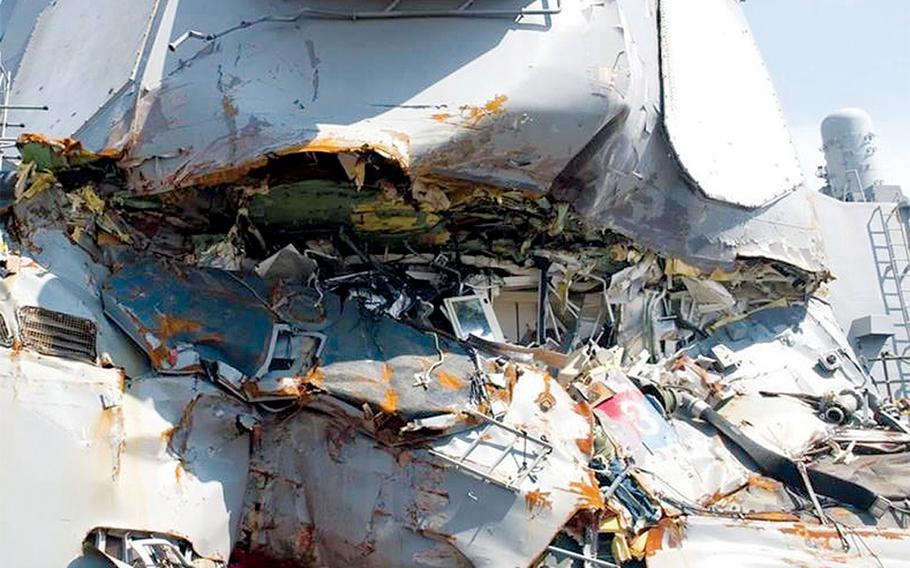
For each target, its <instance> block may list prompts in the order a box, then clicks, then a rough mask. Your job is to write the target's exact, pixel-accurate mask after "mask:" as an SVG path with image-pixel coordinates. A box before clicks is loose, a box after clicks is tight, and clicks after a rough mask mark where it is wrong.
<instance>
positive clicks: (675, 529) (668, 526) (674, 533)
mask: <svg viewBox="0 0 910 568" xmlns="http://www.w3.org/2000/svg"><path fill="white" fill-rule="evenodd" d="M665 535H666V537H667V538H666V544H667V547H668V548H679V547H680V545H681V544H682V541H683V538H684V536H685V535H684V534H683V526H682V524H681V523H680V522H679V521H678V520H677V519H675V518H672V517H664V518H662V519H661V520H660V521H658V522H657V526H655V527H653V528H651V529H650V530H649V531H648V536H647V539H646V540H645V556H651V555H653V554H654V553H656V552H658V551H659V550H661V549H662V548H663V546H664V540H665V539H664V536H665Z"/></svg>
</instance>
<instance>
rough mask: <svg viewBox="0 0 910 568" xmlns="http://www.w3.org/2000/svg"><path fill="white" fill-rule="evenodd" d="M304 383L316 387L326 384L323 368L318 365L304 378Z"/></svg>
mask: <svg viewBox="0 0 910 568" xmlns="http://www.w3.org/2000/svg"><path fill="white" fill-rule="evenodd" d="M303 382H304V383H306V384H309V385H313V386H314V387H321V386H322V385H323V384H324V383H325V371H323V370H322V367H320V366H319V365H316V366H315V367H313V368H312V369H310V370H309V371H307V374H306V375H304V376H303Z"/></svg>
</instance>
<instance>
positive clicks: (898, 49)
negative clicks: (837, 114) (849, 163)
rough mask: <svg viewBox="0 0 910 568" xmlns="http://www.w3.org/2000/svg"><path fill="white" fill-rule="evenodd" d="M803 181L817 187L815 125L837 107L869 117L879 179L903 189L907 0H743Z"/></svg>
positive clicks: (909, 179) (909, 108)
mask: <svg viewBox="0 0 910 568" xmlns="http://www.w3.org/2000/svg"><path fill="white" fill-rule="evenodd" d="M743 8H744V10H745V13H746V16H747V17H748V19H749V25H750V26H751V28H752V33H753V35H754V36H755V39H756V41H757V43H758V46H759V49H760V50H761V52H762V55H763V56H764V59H765V63H766V64H767V66H768V69H769V71H770V73H771V80H772V81H773V82H774V86H775V87H776V89H777V93H778V96H779V97H780V100H781V106H782V107H783V110H784V114H785V115H786V117H787V123H788V125H789V126H790V132H791V135H792V137H793V142H794V144H795V146H796V149H797V151H798V152H799V156H800V161H801V162H802V165H803V170H805V172H806V176H807V177H806V180H807V182H808V184H809V186H810V187H812V188H818V187H820V186H821V185H822V183H823V182H822V180H820V179H818V178H817V177H815V170H816V167H817V166H820V165H822V164H823V163H824V158H823V156H822V153H821V150H820V148H821V135H820V134H819V126H820V125H821V121H822V119H823V118H824V117H825V116H826V115H827V114H829V113H830V112H833V111H835V110H838V109H840V108H843V107H860V108H862V109H865V110H866V112H868V113H869V114H870V115H871V116H872V122H873V124H874V127H875V128H874V129H875V133H876V134H877V135H878V141H877V146H878V154H879V156H880V164H881V168H882V171H883V174H884V176H883V177H884V178H885V179H884V181H885V183H889V184H898V185H901V186H903V189H904V191H905V193H906V194H910V191H908V190H910V0H746V1H745V3H744V4H743Z"/></svg>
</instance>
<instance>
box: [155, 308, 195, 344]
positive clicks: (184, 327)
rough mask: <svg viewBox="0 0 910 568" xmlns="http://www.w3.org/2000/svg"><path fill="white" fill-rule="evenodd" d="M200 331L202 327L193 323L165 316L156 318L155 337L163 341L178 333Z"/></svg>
mask: <svg viewBox="0 0 910 568" xmlns="http://www.w3.org/2000/svg"><path fill="white" fill-rule="evenodd" d="M200 329H202V325H200V324H199V323H197V322H194V321H190V320H187V319H182V318H179V317H176V316H171V315H167V314H162V315H160V316H158V329H157V332H158V333H157V335H158V337H160V338H161V339H163V340H167V339H169V338H171V337H173V336H175V335H177V334H178V333H195V332H197V331H199V330H200Z"/></svg>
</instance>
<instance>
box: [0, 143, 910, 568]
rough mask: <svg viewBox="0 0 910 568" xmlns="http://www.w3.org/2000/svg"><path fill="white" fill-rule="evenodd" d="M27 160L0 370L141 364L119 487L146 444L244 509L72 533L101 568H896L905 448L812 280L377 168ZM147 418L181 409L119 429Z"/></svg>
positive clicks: (316, 161) (10, 234) (53, 150)
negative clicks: (139, 167) (212, 176)
mask: <svg viewBox="0 0 910 568" xmlns="http://www.w3.org/2000/svg"><path fill="white" fill-rule="evenodd" d="M20 149H21V151H22V155H23V158H24V160H23V165H22V166H21V167H20V169H19V172H18V179H17V180H16V182H15V187H14V188H13V198H12V203H11V204H10V206H9V207H8V209H7V220H8V222H7V229H6V231H5V232H4V235H3V238H4V240H3V243H4V248H3V250H4V255H5V260H4V263H3V264H2V266H3V267H4V271H5V274H4V277H3V278H4V280H5V281H6V290H7V295H8V297H7V301H6V306H5V307H4V309H3V313H2V315H3V320H2V323H3V325H2V331H3V332H4V336H5V337H7V338H8V339H9V341H8V342H7V343H5V345H9V346H10V348H11V349H12V350H13V351H14V352H20V355H19V356H20V357H23V358H28V357H32V356H31V355H29V354H28V352H29V350H34V351H35V352H37V353H38V354H43V355H41V356H40V357H39V356H38V355H35V356H34V357H37V358H36V359H35V360H34V362H32V363H30V364H33V365H38V366H40V365H48V364H51V363H49V362H48V360H49V359H48V358H49V357H51V356H59V357H61V358H63V359H67V360H68V362H67V363H66V364H67V365H69V367H67V369H68V372H70V373H75V374H78V373H82V375H83V376H88V375H89V374H91V373H96V372H97V373H101V372H102V371H106V370H107V369H100V368H99V369H97V370H96V371H91V373H90V372H89V371H84V370H81V369H83V368H94V367H108V368H110V367H116V368H120V369H123V370H124V371H123V373H124V375H125V376H124V377H123V378H122V381H123V386H122V389H119V390H117V389H115V390H116V393H115V394H110V393H109V394H105V395H103V400H106V401H109V402H110V404H107V403H105V405H103V406H104V408H103V411H105V412H107V411H109V410H110V409H112V408H114V409H118V410H117V412H118V414H117V415H118V416H119V418H118V419H117V420H118V422H117V423H118V424H119V426H117V429H116V430H115V431H114V432H113V433H110V434H106V436H107V438H105V439H109V440H116V442H111V443H112V444H113V445H112V447H113V448H114V449H115V451H114V456H115V457H114V460H115V461H114V463H115V465H114V473H113V475H112V479H113V482H114V483H115V484H116V483H118V481H117V480H118V478H127V479H129V478H131V476H132V475H133V472H131V471H128V469H124V467H126V468H129V467H132V466H128V465H123V464H121V461H123V462H124V463H126V464H129V463H131V462H130V459H132V458H130V457H129V454H130V452H137V451H138V452H140V455H142V454H141V452H142V451H146V450H142V449H140V448H143V447H145V446H142V444H143V443H145V444H148V442H139V441H138V440H139V436H140V434H141V431H142V428H139V430H136V428H137V427H136V424H138V423H139V422H142V421H144V422H143V423H144V424H145V426H144V427H147V428H152V426H151V425H150V424H151V423H152V422H155V421H156V420H157V422H155V423H156V424H158V425H159V426H162V425H166V426H167V430H166V431H165V432H164V433H162V434H161V436H160V437H161V440H162V442H161V445H160V447H158V446H155V447H152V446H154V444H153V445H152V446H148V449H147V451H148V452H150V453H149V454H148V455H147V456H146V459H147V460H148V461H150V462H152V463H158V464H161V466H162V467H164V464H167V467H176V471H177V474H176V481H168V482H167V483H169V484H170V483H176V485H177V486H182V487H183V489H175V490H174V491H176V492H178V493H179V492H181V491H182V492H184V495H187V494H192V493H193V492H195V491H201V489H200V488H201V487H203V486H204V483H203V482H204V481H206V480H208V479H209V478H207V477H206V475H209V474H212V475H215V474H213V473H212V472H213V471H218V472H219V473H218V474H217V475H227V476H228V477H229V478H230V479H231V480H232V481H231V482H232V483H233V485H232V487H234V490H233V491H234V492H233V494H232V495H227V492H226V494H225V496H224V497H223V499H224V500H225V501H224V502H225V504H226V505H225V506H226V510H227V513H225V514H224V517H223V519H218V518H208V519H206V523H208V526H206V525H205V524H203V525H202V526H201V527H200V526H193V527H192V528H191V529H186V532H183V531H177V529H176V527H172V526H161V525H160V524H158V525H156V524H155V521H154V520H150V521H149V522H145V521H143V522H141V523H138V524H137V525H135V526H130V525H111V524H110V521H103V522H102V521H99V524H95V525H92V526H87V527H84V529H85V532H84V534H87V535H88V536H87V537H86V550H94V551H97V552H98V553H100V554H103V555H105V556H106V557H107V558H108V559H110V561H111V562H113V563H114V564H115V565H118V566H125V565H137V564H135V563H133V564H131V562H133V561H134V560H136V559H139V560H141V564H139V565H142V566H216V565H218V566H225V565H227V563H228V561H229V560H228V557H227V553H230V552H231V550H230V549H228V550H227V551H225V550H224V544H225V543H226V542H229V543H230V547H231V548H232V549H233V560H231V561H230V564H229V565H230V566H234V567H243V566H250V567H252V566H259V565H264V564H263V563H269V564H268V565H288V566H290V565H332V566H334V565H342V564H351V563H353V564H356V565H370V566H384V565H418V566H422V565H426V566H460V565H474V566H570V565H579V566H581V565H585V566H615V565H627V564H628V565H641V563H644V564H645V565H647V566H654V567H661V566H678V565H685V564H687V563H697V562H698V558H699V554H700V550H701V547H704V546H707V545H708V544H711V543H716V542H718V541H729V542H734V541H736V540H737V539H741V540H744V541H748V542H753V543H757V542H761V543H762V546H764V547H766V548H765V550H766V551H768V552H767V553H768V554H769V555H771V556H770V557H766V558H764V560H765V561H766V562H768V563H770V564H777V563H786V562H792V563H796V564H799V563H804V562H807V560H806V557H807V555H810V556H811V558H810V560H811V562H810V564H812V565H826V564H828V563H829V562H848V563H857V564H856V565H861V564H860V563H866V564H868V565H875V563H874V562H875V561H874V559H875V557H876V555H877V556H878V557H881V558H883V559H884V558H890V559H893V560H894V561H896V562H906V560H905V559H904V558H903V557H902V556H901V554H900V549H901V547H902V546H903V547H905V546H906V542H907V540H908V539H910V533H908V532H906V531H905V530H901V529H904V528H905V527H906V524H907V522H908V519H907V516H908V514H910V507H908V498H910V476H908V474H907V470H906V467H905V466H906V464H907V463H908V456H910V453H908V452H910V429H908V427H907V421H906V417H905V416H901V407H900V401H886V400H882V399H880V398H879V396H878V395H877V394H876V393H875V392H874V389H872V388H871V386H870V383H869V379H868V376H867V375H866V373H865V371H864V369H863V368H862V366H861V365H860V364H859V362H858V361H857V359H856V358H855V356H854V355H853V353H852V351H851V350H850V348H849V347H848V346H847V343H846V340H845V339H844V337H843V334H842V333H841V332H840V331H839V330H838V329H837V326H836V324H835V323H834V322H833V319H832V317H831V314H830V309H829V308H828V306H827V305H826V304H825V303H824V301H822V300H820V299H819V298H818V297H817V295H816V292H817V291H818V290H819V288H820V287H821V286H823V282H824V281H825V279H826V278H827V275H826V274H824V273H812V272H807V271H805V270H803V269H800V268H796V267H793V266H790V265H787V264H785V263H782V262H778V261H772V260H767V259H762V258H754V259H743V260H740V261H737V262H735V263H733V264H731V265H729V266H723V267H719V266H699V265H697V264H696V263H694V261H692V260H691V259H690V260H689V261H687V260H685V259H679V258H667V257H663V256H661V255H660V254H659V253H658V252H657V251H653V250H648V249H647V248H644V247H641V246H639V245H637V244H636V243H635V242H632V241H630V240H629V239H627V238H625V237H623V236H621V235H619V234H615V233H611V232H609V231H605V230H599V229H597V230H596V229H593V228H592V227H590V226H588V225H587V224H586V223H585V222H584V221H583V220H581V219H580V218H578V217H576V216H575V215H574V214H573V213H572V212H571V210H570V208H569V207H568V205H567V204H565V203H558V202H554V201H551V200H550V199H548V198H547V197H542V196H539V195H533V194H530V193H527V192H522V191H517V190H515V191H510V190H503V189H501V188H489V187H482V186H479V185H478V186H475V185H472V186H467V185H466V186H464V187H459V186H452V185H441V184H433V183H432V182H430V181H424V182H421V183H419V184H409V183H408V181H407V178H406V177H405V176H404V175H403V172H402V171H401V170H400V169H396V167H394V164H392V163H390V162H389V161H388V160H386V159H384V158H383V157H382V156H380V155H378V154H376V153H372V152H368V151H366V150H365V151H364V152H362V153H357V154H353V153H347V154H340V155H335V154H330V153H318V152H311V153H307V154H304V155H302V156H295V157H284V158H274V159H271V160H270V161H269V163H268V164H267V165H265V166H263V167H261V168H259V169H256V170H253V171H251V172H249V173H248V174H246V175H245V176H244V177H243V178H242V179H240V180H238V181H236V182H231V183H230V184H216V183H213V184H210V185H207V186H200V187H195V186H194V187H187V188H175V189H174V190H173V191H169V192H166V193H159V194H154V195H141V194H136V193H135V192H132V191H130V190H129V189H128V188H129V187H130V186H129V183H128V181H127V180H125V179H123V177H122V174H121V173H120V169H119V168H118V166H117V163H116V160H115V159H114V158H113V157H111V156H98V155H93V154H90V153H88V152H85V151H82V150H81V149H80V148H79V147H78V144H75V143H72V142H68V141H62V142H58V141H47V140H38V139H32V138H29V139H24V140H22V141H21V143H20ZM47 274H54V282H55V284H54V286H57V287H58V288H59V290H58V291H56V292H55V291H54V289H53V286H51V284H49V283H48V282H47V281H46V278H45V275H47ZM35 306H37V308H38V309H39V311H40V312H41V313H39V314H37V315H33V314H32V313H31V312H29V311H28V310H32V309H33V308H34V307H35ZM63 316H66V317H68V318H71V320H65V319H61V318H62V317H63ZM29 318H31V319H33V320H35V324H34V325H36V326H43V327H41V328H40V329H41V332H42V333H43V335H41V338H42V340H41V341H37V342H35V341H34V340H33V341H32V342H31V343H29V341H28V336H27V331H28V329H29V328H28V325H29V321H30V320H29ZM55 318H56V319H55ZM76 320H78V321H86V322H89V323H91V324H92V325H91V327H89V326H88V325H82V326H81V327H80V325H77V324H76V323H73V322H74V321H76ZM77 323H78V322H77ZM94 326H97V327H98V330H97V331H94ZM86 346H90V347H91V349H87V348H82V347H86ZM64 348H65V349H64ZM77 348H82V350H81V351H80V350H79V349H77ZM73 353H81V355H79V356H75V355H73ZM23 360H25V359H23ZM29 360H31V359H29ZM77 361H78V362H77ZM61 364H62V363H56V365H58V366H59V365H61ZM6 374H8V375H9V376H11V377H14V378H13V380H20V381H21V380H24V377H26V375H27V374H26V373H25V371H14V370H8V371H7V373H6ZM105 380H107V379H105ZM99 381H100V379H99ZM101 382H103V381H101ZM98 384H100V382H99V383H98ZM140 393H144V394H142V395H141V396H142V397H148V400H150V401H152V404H155V405H158V404H162V405H164V404H165V403H164V402H159V401H158V399H156V398H155V397H156V396H163V399H161V400H162V401H174V402H175V404H177V406H178V407H181V408H182V410H180V411H179V412H177V411H173V410H167V409H165V406H166V405H165V406H162V407H161V409H159V412H161V413H162V414H161V416H160V417H158V418H150V417H148V416H145V415H143V414H141V412H140V411H138V410H137V411H136V412H137V413H136V414H135V415H132V414H131V415H128V416H126V418H124V416H123V413H124V408H125V407H124V405H123V403H120V402H117V400H120V399H121V398H126V397H128V396H133V397H140ZM165 393H166V394H165ZM105 397H106V398H105ZM111 397H113V399H112V398H111ZM114 399H116V400H114ZM903 408H904V409H905V408H906V406H904V407H903ZM149 421H151V422H149ZM202 432H205V434H204V435H205V436H207V437H205V438H201V437H200V436H203V433H202ZM152 438H154V436H152ZM238 440H239V441H240V443H241V444H244V445H245V446H244V449H243V450H242V451H241V450H239V449H238V446H237V443H238ZM136 444H139V446H137V445H136ZM228 446H230V447H232V448H234V449H233V450H231V451H232V452H234V453H233V454H231V455H235V456H240V457H235V460H239V461H235V462H228V461H222V460H226V458H221V457H219V456H222V455H225V456H226V455H228V453H227V452H226V450H225V449H224V448H225V447H228ZM156 448H157V449H156ZM123 452H126V455H125V456H124V457H122V458H121V454H122V453H123ZM237 452H239V453H237ZM200 454H205V455H206V456H207V457H205V456H203V455H200ZM137 459H138V458H137ZM206 460H209V461H206ZM211 460H214V461H211ZM209 462H211V463H209ZM212 464H214V465H212ZM209 467H212V468H215V469H212V470H209V469H206V468H209ZM226 471H230V474H226V473H225V472H226ZM187 478H191V479H192V482H191V481H187ZM213 479H215V477H213ZM181 484H182V485H181ZM237 488H242V489H240V490H238V489H237ZM238 491H239V492H238ZM175 494H176V493H175ZM238 496H239V497H238ZM167 498H168V499H170V497H167ZM187 498H188V499H190V497H187ZM199 506H200V507H202V505H199ZM117 510H118V511H119V510H120V509H117ZM200 510H201V509H200ZM115 517H116V515H115ZM117 518H121V517H117ZM122 518H123V519H124V522H129V515H122ZM219 531H220V532H219ZM225 531H227V533H225ZM215 533H217V534H218V535H220V536H218V537H217V538H215V537H214V536H213V535H214V534H215ZM199 535H204V536H202V537H200V536H199ZM205 535H207V536H205ZM225 536H226V538H225ZM196 537H198V539H199V540H198V541H197V540H196V539H195V538H196ZM219 539H220V544H215V543H217V542H218V541H219ZM203 541H204V542H203ZM794 543H795V544H794ZM791 544H794V546H791ZM750 546H751V545H750ZM809 551H811V552H809ZM732 554H735V555H736V556H737V557H739V556H742V555H745V554H747V553H746V552H744V551H742V550H736V551H732V552H731V555H732ZM774 555H779V556H774ZM883 562H884V560H883ZM886 564H887V563H886ZM744 565H745V564H744ZM862 565H865V564H862ZM888 565H892V564H888ZM893 565H896V564H893Z"/></svg>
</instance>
